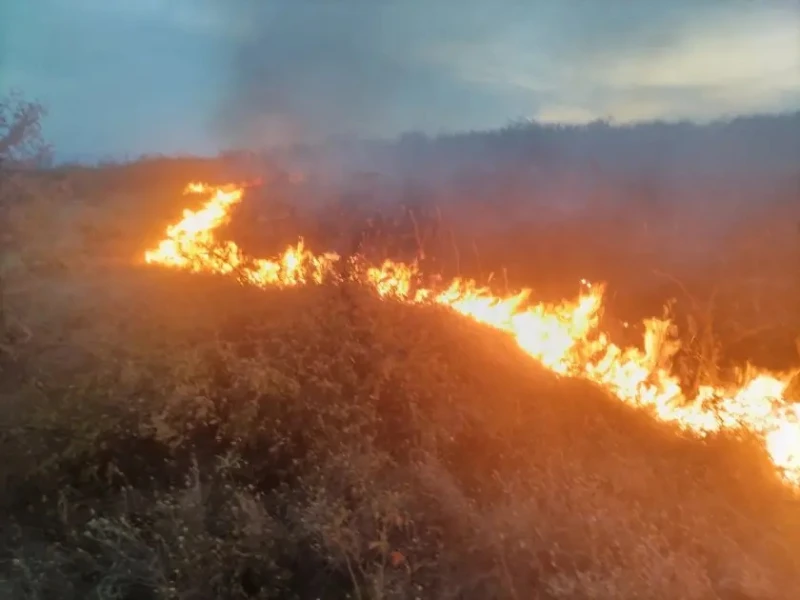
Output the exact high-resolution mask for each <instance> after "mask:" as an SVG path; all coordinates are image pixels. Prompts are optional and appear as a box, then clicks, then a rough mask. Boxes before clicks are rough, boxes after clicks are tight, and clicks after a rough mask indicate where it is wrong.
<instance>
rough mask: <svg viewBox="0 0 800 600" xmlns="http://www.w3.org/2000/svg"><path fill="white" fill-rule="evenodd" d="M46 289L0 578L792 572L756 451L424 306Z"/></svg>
mask: <svg viewBox="0 0 800 600" xmlns="http://www.w3.org/2000/svg"><path fill="white" fill-rule="evenodd" d="M44 292H45V290H42V291H40V294H39V295H38V298H37V299H36V300H35V302H36V303H35V304H34V303H33V302H34V299H33V298H30V299H29V302H31V304H30V305H29V310H30V311H31V314H33V313H35V314H38V315H41V318H42V321H41V322H40V327H39V328H37V334H40V335H38V336H37V337H36V338H35V339H33V340H31V341H30V343H29V344H28V345H27V346H25V349H24V351H21V352H20V353H19V354H18V355H17V356H16V357H14V358H13V360H12V359H10V358H8V357H5V358H4V365H3V396H4V397H3V404H4V406H6V407H7V410H5V411H4V412H3V415H2V418H3V428H2V430H3V432H4V435H3V440H2V443H3V453H4V455H5V456H9V457H11V456H13V457H14V460H12V461H5V462H4V463H3V466H2V478H0V481H2V482H3V494H2V502H3V507H2V510H3V512H4V514H6V515H8V517H9V518H8V519H6V520H5V522H4V525H3V530H2V548H3V550H2V563H0V564H2V573H3V576H2V578H1V579H0V580H2V579H5V580H6V583H5V584H3V585H5V586H6V590H7V594H8V596H10V597H37V598H92V597H96V598H108V597H117V598H137V599H138V598H172V597H175V598H177V597H182V598H186V597H192V598H248V597H262V598H270V597H273V598H288V597H298V598H314V597H323V598H345V597H361V598H405V597H426V598H522V597H541V598H588V597H599V598H607V597H618V598H634V597H637V598H676V597H680V598H714V597H719V598H742V597H748V598H792V597H795V595H796V593H797V591H798V590H800V587H798V586H800V581H799V580H798V576H797V573H798V572H800V570H798V564H797V558H796V553H795V552H794V548H796V547H797V544H798V543H800V521H799V520H798V518H797V515H798V514H800V513H798V510H800V506H799V505H798V503H797V500H796V498H795V497H793V496H792V495H791V494H789V493H788V491H787V489H786V488H785V487H784V486H783V485H782V484H780V483H779V482H778V480H777V479H776V477H775V475H774V473H773V471H772V469H771V467H770V466H769V465H768V463H767V461H766V459H765V457H764V455H763V452H762V451H761V450H760V447H759V446H758V445H756V444H754V443H750V442H748V441H747V440H746V439H745V440H741V439H739V440H737V439H731V438H729V437H716V438H712V439H708V440H706V441H703V442H699V441H696V440H691V439H688V438H685V436H682V435H679V434H677V432H676V431H675V430H673V429H671V428H670V427H667V426H664V425H659V424H657V423H655V422H654V421H652V419H651V418H650V417H649V416H647V415H645V414H642V413H639V412H637V411H634V410H631V409H628V408H626V407H624V406H622V405H620V404H619V403H618V402H617V401H616V400H614V399H612V398H610V397H607V396H605V395H604V394H603V393H602V392H601V391H599V390H598V389H595V388H593V387H592V386H591V385H589V384H585V383H580V382H575V381H570V380H558V379H557V378H555V377H554V376H553V375H550V374H548V373H545V372H544V371H542V370H541V369H540V368H537V367H536V366H535V364H532V363H531V361H530V359H528V358H527V357H526V356H524V355H522V354H521V353H520V352H519V350H517V349H516V348H515V347H514V346H513V344H511V343H510V341H509V340H508V339H507V338H506V337H505V336H503V335H500V334H496V333H493V332H491V331H488V330H486V329H485V328H483V327H481V326H478V325H476V324H473V323H471V322H470V321H468V320H466V319H463V318H459V317H457V316H454V315H451V314H447V312H446V311H444V310H439V309H435V308H430V309H420V308H414V307H408V306H402V305H397V304H394V303H387V302H386V301H381V300H378V299H376V298H375V297H373V296H371V295H370V294H368V293H366V292H364V291H362V290H360V289H353V288H348V287H345V288H339V287H335V288H332V287H327V286H323V287H318V288H301V289H296V290H285V291H280V292H278V291H275V292H269V291H267V292H263V291H257V290H254V289H249V288H243V287H240V286H238V285H236V284H234V283H232V282H229V281H226V280H220V279H219V278H214V277H200V276H183V275H180V274H176V273H172V272H161V271H157V270H156V271H135V270H134V271H127V272H120V273H118V274H117V275H116V276H115V277H113V279H112V278H109V277H107V276H105V277H102V278H97V279H94V280H89V279H86V278H84V279H82V280H81V281H80V282H75V281H69V280H64V281H61V282H59V283H58V284H57V286H56V287H51V288H49V289H47V290H46V293H44ZM243 308H244V310H243Z"/></svg>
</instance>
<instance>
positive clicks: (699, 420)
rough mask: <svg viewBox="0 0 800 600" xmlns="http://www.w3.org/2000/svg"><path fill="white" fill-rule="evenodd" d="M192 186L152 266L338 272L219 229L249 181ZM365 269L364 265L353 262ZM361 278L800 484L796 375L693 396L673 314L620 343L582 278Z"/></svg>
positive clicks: (313, 280) (331, 264)
mask: <svg viewBox="0 0 800 600" xmlns="http://www.w3.org/2000/svg"><path fill="white" fill-rule="evenodd" d="M186 193H194V194H207V195H208V196H209V199H208V201H207V202H206V204H205V205H204V206H203V207H202V208H201V209H200V210H198V211H189V210H186V211H184V214H183V219H182V220H181V221H180V222H179V223H177V224H175V225H172V226H170V227H168V228H167V231H166V238H165V239H164V240H162V241H161V242H160V243H159V244H158V246H157V247H156V248H155V249H153V250H149V251H147V252H146V253H145V262H147V263H148V264H157V265H163V266H166V267H172V268H179V269H184V270H188V271H192V272H208V273H218V274H224V275H235V276H236V277H237V278H238V279H239V281H241V282H242V283H246V284H248V285H254V286H257V287H262V288H265V287H267V286H278V287H289V286H297V285H305V284H319V283H322V282H323V281H325V280H326V279H328V278H334V279H335V278H336V276H337V273H336V265H337V263H339V262H340V260H341V259H340V257H339V256H338V255H336V254H333V253H325V254H321V255H317V254H313V253H312V252H310V251H309V250H307V249H306V248H305V246H304V244H303V241H302V240H300V242H299V243H298V244H297V245H296V246H291V247H289V248H287V249H286V250H285V251H284V252H283V254H282V255H280V256H278V257H276V258H274V259H259V258H252V257H248V256H245V255H244V254H243V253H242V252H241V250H240V249H239V247H238V246H237V245H236V244H235V243H234V242H231V241H220V240H217V239H216V237H215V235H214V232H215V230H216V229H217V228H219V227H220V226H222V225H224V224H225V223H227V222H228V220H229V218H230V210H231V208H232V207H233V206H234V205H236V204H238V203H239V202H241V200H242V198H243V194H244V189H243V188H242V187H240V186H235V185H227V186H221V187H209V186H206V185H204V184H200V183H193V184H190V185H189V186H187V189H186ZM356 267H358V265H356ZM356 272H357V273H358V276H359V278H360V281H361V282H362V283H363V284H364V285H368V286H371V287H372V288H373V289H374V290H375V291H376V292H377V293H378V294H379V295H380V296H381V297H383V298H392V299H394V300H397V301H400V302H405V303H410V304H423V303H428V304H438V305H442V306H446V307H449V308H450V309H452V310H453V311H455V312H457V313H459V314H461V315H464V316H465V317H468V318H471V319H473V320H475V321H478V322H480V323H483V324H485V325H489V326H491V327H494V328H495V329H498V330H500V331H502V332H504V333H506V334H508V335H510V336H512V337H513V339H514V340H515V341H516V342H517V344H518V345H519V347H520V348H521V349H522V350H523V351H524V352H525V353H527V354H528V355H529V356H531V357H532V358H533V359H535V360H536V361H538V362H539V363H541V364H542V365H543V366H545V367H546V368H548V369H550V370H551V371H553V372H555V373H557V374H558V375H562V376H568V377H579V378H583V379H587V380H589V381H592V382H594V383H595V384H597V385H599V386H600V387H602V388H603V389H605V390H606V391H607V392H609V393H610V394H613V395H614V396H615V397H617V398H619V399H620V400H622V401H623V402H626V403H628V404H631V405H635V406H639V407H644V408H647V409H649V410H650V411H651V412H652V414H653V415H654V416H655V417H656V418H658V419H660V420H662V421H668V422H672V423H675V424H676V425H678V426H679V427H681V428H682V429H684V430H687V431H690V432H693V433H695V434H698V435H701V436H702V435H707V434H709V433H713V432H718V431H721V430H724V429H729V430H735V429H746V430H748V431H750V432H752V433H754V434H756V435H757V436H758V437H759V438H760V439H761V440H763V443H764V446H765V448H766V450H767V452H768V454H769V456H770V458H771V459H772V462H773V463H774V464H775V467H776V468H777V469H778V471H779V473H780V474H781V475H782V476H783V477H784V479H785V480H786V481H787V482H788V483H789V484H791V485H793V486H795V487H800V403H799V402H791V401H790V400H789V398H788V397H786V393H787V388H788V386H789V383H790V381H791V379H792V376H793V375H794V374H793V373H784V374H775V373H766V372H761V373H752V374H749V375H748V376H746V377H745V378H743V379H744V380H743V381H742V382H741V383H740V384H739V385H735V386H734V385H731V386H730V387H725V388H723V387H714V386H701V387H700V389H699V391H698V393H697V394H696V396H695V397H693V398H688V397H687V396H686V394H685V393H684V392H683V390H682V389H681V386H680V383H679V381H678V379H677V377H676V376H675V375H673V374H672V372H671V369H670V366H671V365H670V362H671V357H672V356H673V355H674V354H675V352H676V351H677V350H678V349H679V346H678V342H677V341H676V339H675V337H674V334H673V327H672V324H671V323H670V321H669V320H667V319H649V320H646V321H645V322H644V328H645V334H644V343H643V345H642V348H636V347H632V348H621V347H619V346H617V345H615V344H613V343H612V342H611V341H610V339H609V338H608V336H607V335H606V334H605V333H603V332H602V331H600V315H601V311H602V308H603V291H604V290H603V287H602V286H592V285H591V284H589V283H587V282H582V283H583V285H584V287H583V291H582V292H581V294H580V295H579V296H578V298H577V299H575V300H571V301H563V302H561V303H558V304H546V303H534V302H532V301H531V299H530V290H522V291H520V292H518V293H517V294H514V295H511V296H507V297H501V296H497V295H496V294H494V293H493V292H492V291H491V290H490V289H489V288H488V287H484V286H480V285H478V284H477V283H476V282H475V281H472V280H466V279H455V280H453V281H451V282H450V283H449V284H448V285H446V286H444V287H443V288H441V289H433V288H428V287H421V286H418V285H417V281H418V279H419V272H418V269H417V267H416V265H414V264H411V265H407V264H403V263H397V262H393V261H388V260H387V261H385V262H384V263H383V264H382V265H380V266H367V267H360V268H357V270H356Z"/></svg>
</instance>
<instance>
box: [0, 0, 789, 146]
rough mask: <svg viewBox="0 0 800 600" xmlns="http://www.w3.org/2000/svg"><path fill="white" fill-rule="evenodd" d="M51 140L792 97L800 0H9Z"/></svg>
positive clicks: (5, 67) (0, 18)
mask: <svg viewBox="0 0 800 600" xmlns="http://www.w3.org/2000/svg"><path fill="white" fill-rule="evenodd" d="M0 44H2V46H0V60H1V61H2V62H0V87H2V88H4V89H6V88H19V89H21V90H23V91H24V93H25V94H26V95H27V96H31V97H35V98H37V99H39V100H41V101H42V102H44V103H45V104H46V105H47V106H48V107H49V109H50V116H49V118H48V120H47V123H46V131H45V133H46V135H47V137H48V139H50V140H51V141H52V143H53V144H54V146H55V148H56V150H57V152H58V156H59V157H60V158H62V159H69V160H74V159H96V158H99V157H107V156H113V157H126V156H128V157H130V156H136V155H138V154H141V153H154V152H162V153H174V152H190V153H213V152H216V151H218V150H220V149H222V148H226V147H232V146H237V147H241V146H260V147H263V146H274V145H281V144H285V143H292V142H297V141H316V140H322V139H326V138H329V137H330V136H334V135H336V136H340V135H347V136H358V137H362V138H363V137H369V138H375V137H379V138H385V137H391V136H395V135H397V134H399V133H401V132H404V131H421V132H425V133H428V134H437V133H441V132H452V131H465V130H473V129H488V128H496V127H502V126H504V125H506V124H507V123H508V122H509V121H511V120H515V119H535V120H538V121H543V122H568V123H575V122H579V123H580V122H588V121H591V120H593V119H597V118H611V119H613V120H614V121H617V122H630V121H639V120H651V119H663V120H679V119H690V120H696V121H704V120H709V119H718V118H727V117H731V116H735V115H741V114H753V113H764V114H771V113H781V112H791V111H795V110H797V109H798V108H800V4H799V3H798V2H797V0H773V1H767V0H762V1H759V2H748V1H744V0H741V1H737V0H706V1H703V2H698V1H693V2H689V1H686V0H682V1H676V2H672V3H665V2H661V1H656V0H652V1H644V0H640V1H638V2H635V3H634V2H626V1H622V0H619V1H617V0H613V1H612V0H605V1H604V2H597V1H592V0H570V1H565V2H558V3H556V2H551V1H547V0H537V1H534V0H529V1H525V2H522V1H519V2H515V1H504V2H494V3H489V2H483V1H479V0H460V1H458V2H455V1H446V0H440V1H438V2H434V3H429V2H421V1H416V0H405V1H403V2H388V1H387V2H374V1H373V2H369V1H366V0H351V1H347V0H339V1H338V2H321V1H320V2H313V1H307V2H298V1H296V0H295V1H288V0H286V1H282V0H274V1H272V2H253V1H249V0H234V1H228V2H222V1H221V0H219V1H216V0H196V1H191V0H169V1H168V0H146V1H139V2H136V3H133V2H125V1H123V0H69V1H68V0H38V1H37V2H35V3H23V2H13V1H12V0H0Z"/></svg>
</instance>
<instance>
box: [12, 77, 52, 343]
mask: <svg viewBox="0 0 800 600" xmlns="http://www.w3.org/2000/svg"><path fill="white" fill-rule="evenodd" d="M45 115H46V110H45V108H44V106H42V105H41V104H39V103H38V102H30V101H27V100H25V99H24V98H23V97H22V95H21V94H20V93H19V92H11V93H9V94H7V95H5V96H0V269H2V267H3V262H4V261H3V259H4V258H5V256H4V254H5V252H4V251H5V250H6V244H7V242H8V239H9V238H10V232H9V231H8V230H6V228H7V227H9V226H10V225H9V222H10V218H9V215H8V211H9V204H10V198H12V197H13V196H14V194H12V193H11V190H9V189H8V185H7V184H8V183H9V180H10V177H9V176H8V173H7V170H8V168H9V167H16V168H20V167H22V168H31V167H34V168H35V167H38V166H42V165H44V164H46V162H47V161H48V160H49V158H50V156H51V150H50V147H49V146H48V145H47V144H46V143H45V142H44V139H43V137H42V128H41V124H42V119H43V118H44V116H45ZM3 275H4V273H3V271H2V270H0V351H3V350H7V349H8V348H7V342H8V341H9V338H10V337H13V336H11V330H10V328H9V320H8V315H7V314H6V309H5V285H4V284H5V281H4V277H3Z"/></svg>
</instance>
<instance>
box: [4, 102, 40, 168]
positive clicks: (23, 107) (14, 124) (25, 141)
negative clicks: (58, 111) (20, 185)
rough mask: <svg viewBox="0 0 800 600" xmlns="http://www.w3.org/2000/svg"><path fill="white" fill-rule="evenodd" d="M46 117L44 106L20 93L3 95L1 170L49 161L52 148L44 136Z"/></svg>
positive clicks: (37, 164)
mask: <svg viewBox="0 0 800 600" xmlns="http://www.w3.org/2000/svg"><path fill="white" fill-rule="evenodd" d="M46 115H47V111H46V109H45V107H44V106H43V105H42V104H40V103H38V102H31V101H28V100H25V99H24V98H23V97H22V94H20V93H19V92H11V93H9V94H7V95H5V96H0V168H3V167H7V166H34V167H35V166H39V165H42V164H43V163H45V162H46V161H48V160H49V158H50V156H51V149H50V146H49V145H48V144H46V143H45V141H44V138H43V137H42V119H43V118H44V117H45V116H46Z"/></svg>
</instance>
